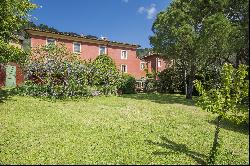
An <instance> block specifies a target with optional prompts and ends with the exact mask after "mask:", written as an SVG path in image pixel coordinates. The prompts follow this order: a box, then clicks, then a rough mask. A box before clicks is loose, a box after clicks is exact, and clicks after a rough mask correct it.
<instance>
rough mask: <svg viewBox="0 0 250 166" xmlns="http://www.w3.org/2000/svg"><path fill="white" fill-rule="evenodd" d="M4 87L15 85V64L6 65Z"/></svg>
mask: <svg viewBox="0 0 250 166" xmlns="http://www.w3.org/2000/svg"><path fill="white" fill-rule="evenodd" d="M5 86H6V87H13V86H16V66H11V65H6V81H5Z"/></svg>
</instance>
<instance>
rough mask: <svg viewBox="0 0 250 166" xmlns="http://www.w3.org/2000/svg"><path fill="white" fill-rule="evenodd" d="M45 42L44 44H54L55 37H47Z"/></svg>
mask: <svg viewBox="0 0 250 166" xmlns="http://www.w3.org/2000/svg"><path fill="white" fill-rule="evenodd" d="M46 41H47V44H46V45H50V44H54V45H55V44H56V40H55V39H52V38H47V40H46Z"/></svg>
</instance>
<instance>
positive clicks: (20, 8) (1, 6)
mask: <svg viewBox="0 0 250 166" xmlns="http://www.w3.org/2000/svg"><path fill="white" fill-rule="evenodd" d="M34 8H36V5H35V4H33V3H31V2H30V1H29V0H1V1H0V64H5V63H8V62H17V63H19V64H21V65H22V64H23V63H24V61H25V60H26V58H27V54H26V53H25V52H23V51H22V50H20V49H19V48H16V47H14V46H10V45H9V44H8V43H9V41H10V40H12V39H13V38H16V36H15V33H16V32H17V31H19V30H20V28H21V27H22V26H23V25H24V24H25V23H27V21H28V19H29V15H28V12H30V11H31V10H32V9H34Z"/></svg>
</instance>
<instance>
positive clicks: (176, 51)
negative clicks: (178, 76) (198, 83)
mask: <svg viewBox="0 0 250 166" xmlns="http://www.w3.org/2000/svg"><path fill="white" fill-rule="evenodd" d="M248 20H249V19H248V1H247V0H243V1H234V0H233V1H200V0H194V1H187V0H174V1H173V2H172V3H171V4H170V6H169V7H168V8H167V9H166V10H165V11H162V12H160V13H159V14H158V16H157V18H156V20H155V22H154V24H153V27H152V30H153V32H154V35H153V36H152V37H151V38H150V42H151V44H152V46H153V50H154V52H157V53H161V54H162V55H163V56H165V57H166V58H167V59H175V60H180V61H181V63H182V65H183V67H184V68H185V70H186V71H187V74H188V75H189V79H188V94H187V98H190V97H191V94H192V89H193V80H194V76H195V74H196V73H197V71H199V70H200V69H202V68H205V67H206V66H208V65H210V64H213V65H222V64H223V63H225V62H228V61H231V59H235V58H236V59H240V58H241V59H246V60H247V59H248V50H249V47H248V43H249V41H248V39H249V36H248V31H249V30H248V29H249V28H248ZM246 55H247V56H246ZM232 56H233V57H232ZM235 56H236V57H235ZM236 61H237V60H236ZM238 61H239V60H238ZM236 66H237V65H236Z"/></svg>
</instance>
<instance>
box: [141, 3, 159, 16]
mask: <svg viewBox="0 0 250 166" xmlns="http://www.w3.org/2000/svg"><path fill="white" fill-rule="evenodd" d="M155 7H156V5H155V4H154V3H153V4H151V5H150V6H149V7H148V8H146V7H144V6H141V7H139V9H138V10H137V12H138V13H140V14H143V13H146V14H147V19H153V18H154V16H155V15H156V13H157V10H156V8H155Z"/></svg>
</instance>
